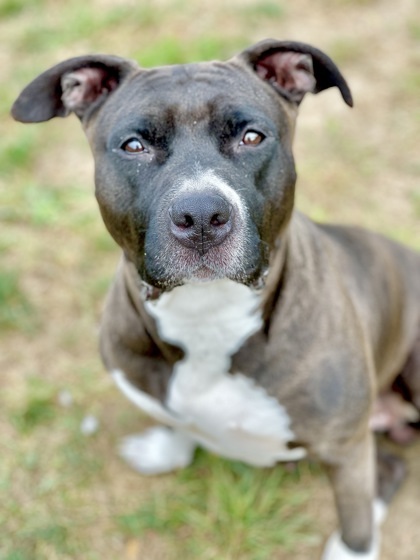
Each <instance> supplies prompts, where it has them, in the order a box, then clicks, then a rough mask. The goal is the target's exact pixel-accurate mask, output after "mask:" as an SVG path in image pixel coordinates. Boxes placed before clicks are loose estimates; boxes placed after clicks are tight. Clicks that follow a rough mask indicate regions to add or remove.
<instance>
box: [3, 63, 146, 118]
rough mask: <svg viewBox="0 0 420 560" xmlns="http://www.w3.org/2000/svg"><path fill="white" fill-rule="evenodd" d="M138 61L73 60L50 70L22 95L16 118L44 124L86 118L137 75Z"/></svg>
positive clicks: (17, 100)
mask: <svg viewBox="0 0 420 560" xmlns="http://www.w3.org/2000/svg"><path fill="white" fill-rule="evenodd" d="M137 69H138V66H137V65H136V64H135V62H132V61H130V60H125V59H123V58H119V57H117V56H108V55H89V56H80V57H76V58H71V59H69V60H66V61H64V62H61V63H60V64H57V65H56V66H54V67H53V68H50V69H49V70H47V71H46V72H44V73H43V74H41V75H40V76H38V77H37V78H36V79H35V80H34V81H33V82H31V83H30V84H29V85H28V86H27V87H26V88H25V89H24V90H23V91H22V93H21V94H20V95H19V97H18V98H17V99H16V101H15V103H14V105H13V107H12V116H13V118H14V119H16V120H17V121H21V122H27V123H28V122H42V121H47V120H49V119H52V118H53V117H66V116H67V115H68V114H70V113H71V112H74V113H76V115H77V116H78V117H79V118H81V119H83V118H84V116H85V115H86V113H87V112H88V110H89V111H90V110H93V109H95V108H97V107H99V106H100V105H101V104H102V103H103V102H105V101H106V99H107V97H108V96H109V95H110V93H112V91H114V90H115V89H116V88H117V87H119V85H120V84H121V83H122V82H123V81H124V80H125V79H126V78H127V77H128V76H129V75H130V74H132V73H133V72H135V71H136V70H137Z"/></svg>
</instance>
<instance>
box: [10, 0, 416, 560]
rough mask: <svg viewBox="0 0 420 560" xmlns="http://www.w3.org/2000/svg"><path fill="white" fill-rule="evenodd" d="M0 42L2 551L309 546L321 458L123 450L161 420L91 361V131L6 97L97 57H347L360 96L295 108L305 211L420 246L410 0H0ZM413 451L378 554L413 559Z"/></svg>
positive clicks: (326, 519)
mask: <svg viewBox="0 0 420 560" xmlns="http://www.w3.org/2000/svg"><path fill="white" fill-rule="evenodd" d="M0 37H1V39H0V41H1V49H0V63H1V68H2V81H1V86H0V87H1V95H0V118H1V120H2V128H1V129H2V132H3V134H2V135H1V138H0V174H1V175H0V189H1V190H0V196H1V207H0V218H1V220H2V230H1V237H0V249H1V254H2V268H1V270H0V329H1V331H0V334H1V342H2V350H1V354H0V365H1V371H2V377H1V392H0V403H1V407H0V433H1V457H2V459H1V462H0V535H1V538H0V558H2V559H4V560H44V559H46V560H54V559H60V560H61V559H75V558H77V559H79V558H80V559H83V560H96V559H99V558H101V559H102V558H107V559H111V560H113V559H118V560H119V559H127V560H137V559H139V558H141V559H147V560H174V559H179V558H183V559H184V558H185V559H186V560H188V559H196V558H200V560H207V559H209V560H210V559H212V560H213V559H217V560H263V559H267V558H270V559H271V560H289V559H292V558H293V559H297V560H307V559H308V558H311V559H312V558H316V555H317V553H318V552H319V550H320V549H321V547H322V542H323V539H325V538H326V536H327V535H328V534H329V533H330V531H331V530H332V528H333V527H334V525H335V517H334V515H335V514H334V509H333V506H332V500H331V495H330V491H329V488H328V484H327V481H326V479H325V476H324V474H323V473H322V470H321V469H320V468H319V467H318V466H317V465H312V464H307V463H303V464H302V465H300V466H299V468H298V470H293V469H284V468H282V467H281V468H278V469H274V470H254V469H251V468H248V467H244V466H243V465H241V464H239V463H231V462H227V461H222V460H220V459H218V458H215V457H211V456H209V455H207V454H205V453H199V455H198V456H197V458H196V461H195V463H194V465H193V466H192V467H190V468H189V469H187V470H186V471H185V472H184V473H179V474H175V475H170V476H165V477H152V478H151V479H145V478H142V477H140V476H139V475H137V474H136V473H134V472H132V471H131V470H130V469H129V468H128V467H127V466H126V465H125V464H124V463H123V462H122V461H121V460H120V459H119V458H118V456H117V453H116V451H115V450H116V446H117V443H118V440H119V438H120V437H121V436H123V435H126V434H128V433H133V432H137V431H139V430H141V429H142V428H144V427H145V426H148V425H150V422H149V420H147V419H146V418H144V417H143V416H141V414H140V413H139V412H138V411H136V410H134V408H132V407H131V406H130V405H128V403H127V402H126V401H125V400H124V398H123V397H122V396H121V395H120V394H119V393H118V392H117V391H116V390H115V389H114V387H113V385H112V383H111V381H110V380H109V378H108V377H107V376H106V374H105V372H104V371H103V368H102V365H101V363H100V361H99V357H98V352H97V328H98V324H99V317H100V312H101V307H102V303H103V300H104V296H105V293H106V289H107V287H108V286H109V283H110V281H111V279H112V275H113V271H114V268H115V265H116V263H117V261H118V249H117V248H116V247H115V246H114V244H113V243H112V241H111V240H110V239H109V237H108V235H107V233H106V231H105V228H104V226H103V224H102V222H101V219H100V216H99V213H98V211H97V208H96V203H95V200H94V196H93V169H92V163H91V159H90V154H89V149H88V147H87V142H86V140H85V139H84V137H83V135H82V132H81V131H80V129H79V124H78V122H77V119H76V118H74V117H70V118H69V119H67V120H62V119H60V120H57V121H52V122H50V123H47V124H43V125H38V126H23V125H21V124H17V123H14V122H13V121H12V120H11V119H10V117H9V116H8V111H9V108H10V106H11V104H12V102H13V100H14V98H15V97H16V95H17V94H18V93H19V91H20V89H21V88H22V87H23V86H24V85H25V84H26V83H27V82H28V81H29V80H31V79H32V78H33V77H35V76H36V75H37V74H38V73H40V72H41V71H43V70H45V69H46V68H48V67H49V66H52V65H53V64H55V63H57V62H59V61H61V60H63V59H65V58H68V57H71V56H76V55H79V54H83V53H87V52H107V53H114V54H118V55H121V56H127V57H130V58H134V59H136V60H138V61H139V62H140V63H141V64H143V65H144V66H151V65H154V64H167V63H176V62H183V61H190V60H202V59H209V58H227V57H229V56H231V55H233V54H234V53H235V52H237V51H238V50H240V49H242V48H245V47H246V46H248V45H249V44H251V43H253V42H256V41H258V40H260V39H262V38H265V37H275V38H279V39H295V40H301V41H305V42H309V43H312V44H314V45H316V46H317V47H319V48H321V49H323V50H325V51H326V52H327V53H329V54H330V55H331V56H332V58H333V59H334V60H335V61H336V62H337V64H338V65H339V66H340V68H341V70H342V71H343V73H344V74H345V76H346V78H347V80H348V82H349V84H350V87H351V89H352V91H353V95H354V99H355V107H354V109H352V110H350V109H349V108H348V107H347V106H345V105H344V104H343V102H342V100H341V99H340V96H339V94H338V92H337V91H333V90H328V91H326V92H324V93H322V94H321V95H318V96H308V97H307V98H306V99H305V101H304V103H303V104H302V108H301V116H300V120H299V122H298V127H297V132H296V141H295V154H296V161H297V168H298V175H299V178H298V196H297V205H298V206H299V208H300V209H302V210H303V211H305V212H307V213H308V214H309V215H310V216H312V217H313V218H315V219H317V220H321V221H335V222H339V223H357V224H359V225H363V226H368V227H371V228H373V229H376V230H378V231H381V232H383V233H385V234H387V235H389V236H391V237H393V238H395V239H398V240H400V241H402V242H404V243H407V244H409V245H411V246H412V247H414V248H416V249H417V250H419V249H420V181H419V179H420V160H419V157H418V153H419V147H418V138H419V132H420V106H419V103H418V100H419V97H420V4H419V2H418V0H400V2H398V3H395V2H394V1H391V0H320V1H319V2H316V3H315V2H310V1H309V0H295V1H294V2H284V1H281V0H278V1H271V0H270V1H269V0H262V1H259V2H257V1H252V0H242V1H240V0H233V1H231V2H229V3H227V2H222V1H221V0H213V1H212V2H210V1H208V2H202V3H198V2H192V1H189V2H188V1H187V0H150V1H149V2H147V3H140V2H135V1H132V2H131V1H128V0H123V1H118V2H117V1H116V0H93V1H92V2H89V3H87V2H82V1H81V0H69V1H67V2H66V3H58V2H55V1H53V0H34V1H31V2H30V1H28V0H2V1H1V2H0ZM91 416H92V417H94V418H95V419H96V420H97V421H98V427H97V429H96V431H95V430H94V431H93V433H86V430H85V431H83V430H82V426H84V425H85V424H86V418H89V417H91ZM93 428H94V426H93ZM402 452H403V453H404V455H405V456H406V458H407V461H408V464H409V471H410V474H409V478H408V480H407V482H406V484H405V485H404V487H403V489H402V491H401V492H400V493H399V495H398V497H397V498H396V500H395V502H394V503H393V505H392V508H391V510H390V514H389V517H388V519H387V521H386V523H385V527H384V532H383V554H382V557H381V560H395V559H396V558H398V559H399V560H416V559H417V558H418V557H419V553H418V551H419V550H420V533H419V531H418V527H417V520H418V518H419V511H420V484H419V476H420V445H419V444H415V445H414V446H411V447H409V448H406V449H403V450H402Z"/></svg>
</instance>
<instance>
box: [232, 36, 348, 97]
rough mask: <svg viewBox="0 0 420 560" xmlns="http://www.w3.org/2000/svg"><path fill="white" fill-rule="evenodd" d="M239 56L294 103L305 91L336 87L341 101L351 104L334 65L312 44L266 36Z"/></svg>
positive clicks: (345, 84)
mask: <svg viewBox="0 0 420 560" xmlns="http://www.w3.org/2000/svg"><path fill="white" fill-rule="evenodd" d="M239 57H240V58H242V60H245V62H246V63H247V64H249V65H251V66H252V68H253V69H254V71H255V72H256V73H257V74H258V76H260V78H262V79H263V80H266V81H267V82H269V83H270V84H271V85H272V86H273V87H274V88H275V89H276V90H277V91H278V92H279V93H281V94H282V95H284V96H285V97H287V98H288V99H290V100H292V101H294V102H295V103H300V102H301V101H302V99H303V97H304V95H305V94H306V93H308V92H311V93H318V92H320V91H322V90H324V89H327V88H330V87H338V89H339V90H340V92H341V95H342V97H343V99H344V101H345V102H346V103H347V105H349V106H350V107H353V99H352V96H351V92H350V89H349V87H348V85H347V83H346V80H345V79H344V78H343V76H342V74H341V72H340V71H339V69H338V68H337V66H336V65H335V64H334V62H333V61H332V60H331V59H330V58H329V57H328V56H327V55H326V54H325V53H323V52H322V51H320V50H318V49H316V48H315V47H312V46H311V45H306V44H305V43H298V42H295V41H275V40H274V39H267V40H265V41H261V42H260V43H257V44H256V45H254V46H252V47H249V48H248V49H246V50H245V51H243V52H242V53H241V54H240V55H239Z"/></svg>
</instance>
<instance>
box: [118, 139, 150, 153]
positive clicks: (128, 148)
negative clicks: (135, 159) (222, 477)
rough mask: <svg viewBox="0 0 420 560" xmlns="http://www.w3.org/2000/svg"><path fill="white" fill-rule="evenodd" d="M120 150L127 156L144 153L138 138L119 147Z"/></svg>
mask: <svg viewBox="0 0 420 560" xmlns="http://www.w3.org/2000/svg"><path fill="white" fill-rule="evenodd" d="M121 149H122V150H124V152H127V153H128V154H140V153H141V152H144V151H145V149H146V148H145V147H144V146H143V144H142V143H141V142H140V140H139V139H138V138H130V139H129V140H127V141H126V142H124V144H123V145H122V146H121Z"/></svg>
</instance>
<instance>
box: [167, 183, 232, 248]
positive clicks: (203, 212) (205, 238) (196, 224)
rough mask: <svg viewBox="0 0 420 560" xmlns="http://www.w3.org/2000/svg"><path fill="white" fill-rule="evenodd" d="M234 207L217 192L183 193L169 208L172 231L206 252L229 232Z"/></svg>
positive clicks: (186, 243)
mask: <svg viewBox="0 0 420 560" xmlns="http://www.w3.org/2000/svg"><path fill="white" fill-rule="evenodd" d="M232 210H233V207H232V205H231V204H229V202H228V201H227V200H226V199H225V198H223V197H222V196H220V195H218V194H208V193H188V194H183V195H181V196H179V197H178V198H177V199H176V200H175V202H174V203H173V204H172V206H171V208H170V210H169V215H170V217H171V223H170V228H171V232H172V234H173V235H174V237H175V238H176V239H177V240H178V241H179V242H180V243H182V245H184V246H185V247H189V248H191V249H196V250H197V251H198V252H199V253H200V254H201V255H204V254H205V253H207V251H208V250H209V249H211V248H212V247H215V246H216V245H220V243H222V242H223V241H224V240H225V239H226V237H227V236H228V235H229V232H230V230H231V229H232V220H231V218H232Z"/></svg>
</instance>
